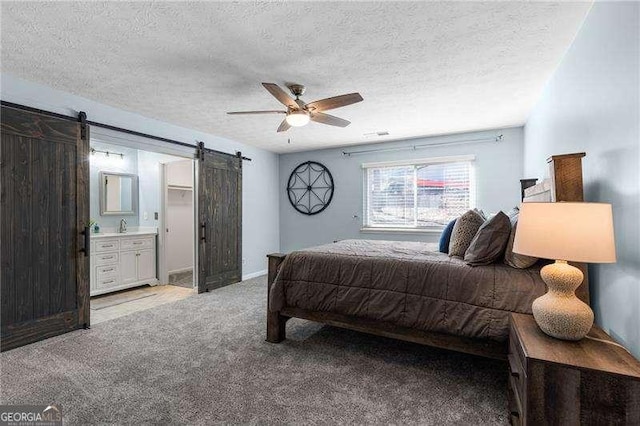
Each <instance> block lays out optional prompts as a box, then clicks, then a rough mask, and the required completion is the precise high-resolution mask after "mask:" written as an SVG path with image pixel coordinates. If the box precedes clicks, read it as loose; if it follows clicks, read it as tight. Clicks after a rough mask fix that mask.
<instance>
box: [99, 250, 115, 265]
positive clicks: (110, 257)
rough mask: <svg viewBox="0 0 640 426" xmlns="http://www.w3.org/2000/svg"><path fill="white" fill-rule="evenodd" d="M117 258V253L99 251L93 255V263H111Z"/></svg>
mask: <svg viewBox="0 0 640 426" xmlns="http://www.w3.org/2000/svg"><path fill="white" fill-rule="evenodd" d="M118 260H119V256H118V253H99V254H96V255H95V265H96V266H101V265H113V264H117V263H118Z"/></svg>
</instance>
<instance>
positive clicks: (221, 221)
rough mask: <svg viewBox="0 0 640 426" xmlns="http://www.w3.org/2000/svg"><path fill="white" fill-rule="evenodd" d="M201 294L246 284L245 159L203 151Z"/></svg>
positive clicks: (201, 152) (199, 266) (200, 216)
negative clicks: (243, 230) (244, 260)
mask: <svg viewBox="0 0 640 426" xmlns="http://www.w3.org/2000/svg"><path fill="white" fill-rule="evenodd" d="M198 158H199V174H198V226H199V234H198V239H199V244H198V293H202V292H205V291H209V290H213V289H215V288H219V287H224V286H226V285H229V284H233V283H236V282H238V281H241V280H242V158H241V157H240V156H239V155H238V156H234V155H229V154H221V153H218V152H215V151H211V150H208V149H206V148H204V147H203V146H202V145H200V147H199V152H198Z"/></svg>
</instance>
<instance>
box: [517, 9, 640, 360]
mask: <svg viewBox="0 0 640 426" xmlns="http://www.w3.org/2000/svg"><path fill="white" fill-rule="evenodd" d="M639 16H640V4H639V3H637V2H628V3H624V2H620V3H608V2H596V3H595V4H594V6H593V8H592V9H591V12H590V13H589V15H588V16H587V18H586V19H585V22H584V24H583V26H582V28H581V29H580V31H579V32H578V34H577V36H576V39H575V41H574V43H573V45H572V46H571V48H570V49H569V50H568V52H567V53H566V55H565V57H564V59H563V61H562V62H561V64H560V65H559V67H558V69H557V70H556V72H555V73H554V75H553V76H552V77H551V79H550V80H549V82H548V83H547V86H546V88H545V90H544V92H543V94H542V96H541V97H540V100H539V101H538V103H537V105H536V106H535V108H534V109H533V111H532V113H531V115H530V117H529V120H528V121H527V124H526V126H525V151H524V167H525V172H526V174H527V175H531V176H544V175H547V174H548V173H547V172H546V169H545V158H547V157H548V156H549V155H551V154H562V153H570V152H579V151H584V152H586V153H587V156H586V157H585V158H584V163H583V170H584V182H585V184H586V187H585V197H586V200H587V201H600V202H607V203H611V204H612V205H613V211H614V222H615V234H616V246H617V247H616V248H617V255H618V262H617V263H616V264H602V265H595V264H594V265H590V267H589V275H590V285H591V300H592V305H593V308H594V311H595V314H596V321H597V323H598V324H600V325H601V326H602V327H603V328H604V329H605V330H606V331H608V332H609V333H610V334H611V335H613V336H614V337H615V338H616V339H618V340H619V341H621V342H622V343H624V344H625V345H626V346H627V347H629V348H630V349H631V350H632V352H633V353H634V354H635V356H636V357H640V309H639V308H640V228H639V222H640V220H639V219H640V173H639V169H640V167H639V165H640V149H639V146H640V128H639V127H640V121H639V120H640V95H639V88H640V77H639V75H640V58H639V56H640V22H639V21H640V18H639Z"/></svg>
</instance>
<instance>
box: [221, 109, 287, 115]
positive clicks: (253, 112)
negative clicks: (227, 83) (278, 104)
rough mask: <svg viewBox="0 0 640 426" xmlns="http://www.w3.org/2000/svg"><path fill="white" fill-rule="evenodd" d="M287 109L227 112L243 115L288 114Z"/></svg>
mask: <svg viewBox="0 0 640 426" xmlns="http://www.w3.org/2000/svg"><path fill="white" fill-rule="evenodd" d="M286 113H287V111H278V110H267V111H231V112H227V114H229V115H241V114H286Z"/></svg>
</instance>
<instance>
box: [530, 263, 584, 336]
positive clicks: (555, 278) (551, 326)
mask: <svg viewBox="0 0 640 426" xmlns="http://www.w3.org/2000/svg"><path fill="white" fill-rule="evenodd" d="M540 276H541V277H542V280H543V281H544V282H545V283H546V284H547V287H548V290H547V293H546V294H545V295H543V296H540V297H538V298H537V299H536V300H534V301H533V305H532V308H533V317H534V318H535V320H536V322H537V323H538V326H540V329H542V331H544V332H545V333H546V334H548V335H549V336H553V337H556V338H558V339H563V340H580V339H582V338H583V337H584V336H586V335H587V333H588V332H589V330H591V326H593V311H592V310H591V308H590V307H589V306H588V305H587V304H586V303H584V302H583V301H581V300H580V299H578V298H577V297H576V293H575V291H576V289H577V288H578V287H579V286H580V284H581V283H582V279H583V278H584V276H583V275H582V272H581V271H580V270H579V269H578V268H576V267H574V266H571V265H569V264H567V262H565V261H563V260H556V263H553V264H551V265H547V266H545V267H544V268H542V269H541V270H540Z"/></svg>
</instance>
